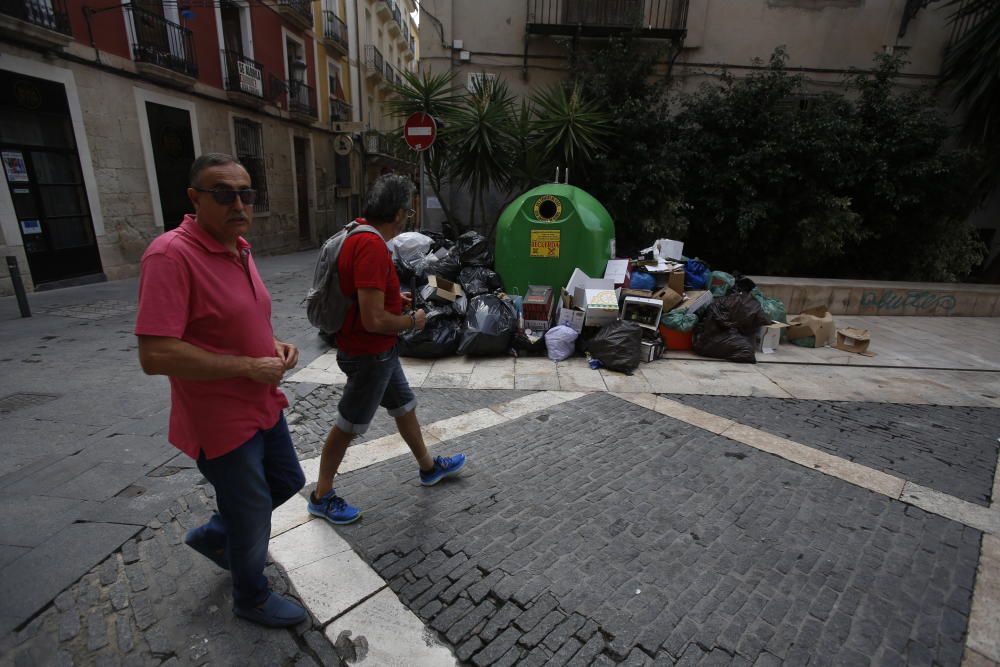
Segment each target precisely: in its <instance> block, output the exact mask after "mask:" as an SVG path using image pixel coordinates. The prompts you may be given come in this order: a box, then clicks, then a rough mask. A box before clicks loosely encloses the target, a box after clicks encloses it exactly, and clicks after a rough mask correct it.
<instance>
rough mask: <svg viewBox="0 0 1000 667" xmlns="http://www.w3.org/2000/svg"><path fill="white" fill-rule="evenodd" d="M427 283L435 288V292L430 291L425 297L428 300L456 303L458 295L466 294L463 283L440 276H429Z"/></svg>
mask: <svg viewBox="0 0 1000 667" xmlns="http://www.w3.org/2000/svg"><path fill="white" fill-rule="evenodd" d="M427 285H428V286H430V287H432V288H433V289H434V291H433V292H428V295H427V296H425V297H424V298H425V299H428V300H438V301H444V302H446V303H454V302H455V299H457V298H458V297H460V296H465V292H464V291H463V290H462V286H461V285H459V284H458V283H453V282H451V281H450V280H445V279H444V278H441V277H440V276H427Z"/></svg>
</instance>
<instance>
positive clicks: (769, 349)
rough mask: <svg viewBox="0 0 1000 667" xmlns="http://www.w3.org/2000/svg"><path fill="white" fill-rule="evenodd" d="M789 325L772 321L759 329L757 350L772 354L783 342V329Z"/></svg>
mask: <svg viewBox="0 0 1000 667" xmlns="http://www.w3.org/2000/svg"><path fill="white" fill-rule="evenodd" d="M787 328H788V325H787V324H783V323H781V322H771V323H770V324H769V325H767V326H765V327H761V328H760V329H759V330H758V331H757V351H758V352H762V353H764V354H771V353H773V352H774V351H775V350H776V349H778V344H779V343H780V342H781V330H782V329H787Z"/></svg>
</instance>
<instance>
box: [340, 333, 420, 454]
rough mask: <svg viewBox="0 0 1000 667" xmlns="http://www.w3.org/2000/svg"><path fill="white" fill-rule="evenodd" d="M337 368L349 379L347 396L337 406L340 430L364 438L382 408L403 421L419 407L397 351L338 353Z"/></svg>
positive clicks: (342, 397)
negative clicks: (355, 353) (362, 353)
mask: <svg viewBox="0 0 1000 667" xmlns="http://www.w3.org/2000/svg"><path fill="white" fill-rule="evenodd" d="M337 365H338V366H340V370H342V371H343V372H344V375H346V376H347V384H345V385H344V394H343V396H341V398H340V403H339V404H338V405H337V413H338V414H337V428H339V429H340V430H341V431H344V432H345V433H357V434H359V435H360V434H362V433H364V432H366V431H367V430H368V427H369V426H371V423H372V417H374V416H375V411H376V410H378V407H379V406H380V405H381V406H382V407H383V408H385V409H386V410H387V411H388V412H389V416H391V417H402V416H403V415H405V414H406V413H407V412H410V411H411V410H413V409H414V408H416V407H417V398H416V396H414V395H413V390H412V389H410V383H409V382H407V381H406V375H404V374H403V367H402V366H400V365H399V352H398V351H397V350H396V348H395V347H393V348H392V349H391V350H389V351H388V352H383V353H382V354H364V355H351V354H347V353H346V352H343V351H338V352H337Z"/></svg>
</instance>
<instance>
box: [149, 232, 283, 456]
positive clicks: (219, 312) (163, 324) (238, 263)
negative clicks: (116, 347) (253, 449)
mask: <svg viewBox="0 0 1000 667" xmlns="http://www.w3.org/2000/svg"><path fill="white" fill-rule="evenodd" d="M238 248H239V251H240V257H237V256H236V255H234V254H233V253H231V252H230V251H229V250H228V249H227V248H226V247H225V246H223V245H222V244H221V243H219V242H218V241H216V240H215V239H214V238H212V236H211V235H209V234H208V232H206V231H205V230H203V229H202V228H201V227H200V226H199V225H198V223H197V221H196V220H195V217H194V216H193V215H186V216H185V217H184V222H182V223H181V226H180V227H178V228H176V229H174V230H171V231H169V232H167V233H165V234H162V235H160V236H158V237H157V238H156V239H155V240H154V241H153V242H152V243H151V244H150V245H149V248H147V249H146V252H145V254H143V256H142V265H141V266H142V270H141V274H140V278H139V312H138V315H137V317H136V323H135V333H136V335H148V336H166V337H170V338H179V339H181V340H183V341H186V342H188V343H191V344H192V345H196V346H198V347H200V348H202V349H203V350H208V351H209V352H214V353H216V354H228V355H237V356H247V357H274V356H277V355H276V353H275V351H274V332H273V330H272V329H271V295H270V294H269V293H268V291H267V288H266V287H264V283H263V282H262V281H261V279H260V275H259V274H258V273H257V267H256V266H255V265H254V262H253V258H252V257H251V256H250V244H249V243H247V242H246V241H245V240H244V239H243V238H240V239H239V241H238ZM287 406H288V401H287V400H286V399H285V395H284V394H282V393H281V392H280V391H279V390H278V388H277V387H272V386H271V385H267V384H263V383H261V382H255V381H253V380H250V379H247V378H230V379H226V380H181V379H178V378H174V377H172V378H170V433H169V436H168V437H169V439H170V442H171V443H172V444H173V445H174V446H175V447H177V448H178V449H180V450H181V451H182V452H184V453H185V454H187V455H188V456H190V457H191V458H194V459H197V458H198V453H199V451H204V452H205V457H206V458H209V459H214V458H216V457H219V456H222V455H223V454H226V453H228V452H230V451H232V450H234V449H236V448H237V447H239V446H240V445H241V444H243V443H244V442H246V441H247V440H249V439H250V438H251V437H253V435H254V434H255V433H256V432H257V431H258V430H262V429H269V428H271V427H272V426H274V425H275V424H276V423H277V421H278V416H279V415H280V413H281V410H282V409H284V408H285V407H287Z"/></svg>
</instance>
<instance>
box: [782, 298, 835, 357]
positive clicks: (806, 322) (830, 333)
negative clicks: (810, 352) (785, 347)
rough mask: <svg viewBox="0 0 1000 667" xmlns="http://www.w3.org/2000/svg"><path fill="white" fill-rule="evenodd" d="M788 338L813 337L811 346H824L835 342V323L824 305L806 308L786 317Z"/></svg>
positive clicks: (793, 339) (791, 339)
mask: <svg viewBox="0 0 1000 667" xmlns="http://www.w3.org/2000/svg"><path fill="white" fill-rule="evenodd" d="M788 324H789V327H788V340H790V341H796V340H800V339H803V338H809V337H813V341H814V342H813V347H826V346H827V345H832V344H833V343H834V342H835V336H836V333H837V325H836V324H835V323H834V321H833V315H831V314H830V311H829V310H828V309H827V307H826V306H816V307H815V308H807V309H806V310H804V311H802V312H801V313H800V314H798V315H795V316H794V317H789V318H788Z"/></svg>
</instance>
